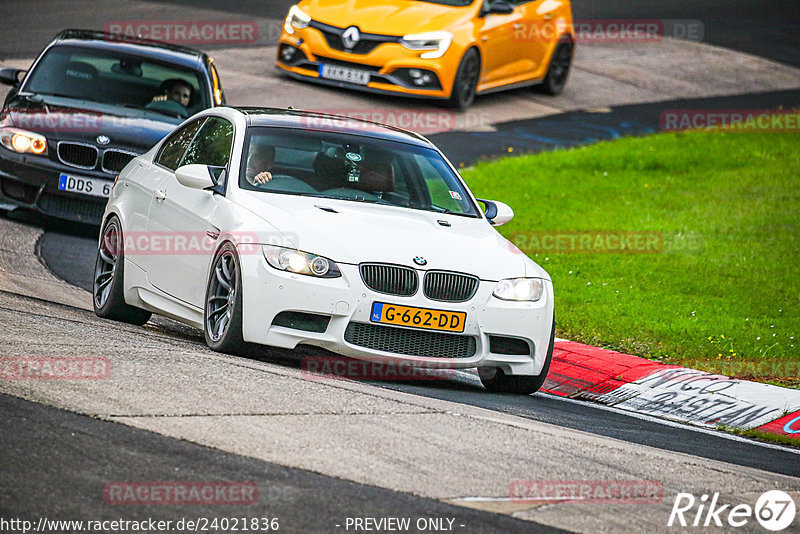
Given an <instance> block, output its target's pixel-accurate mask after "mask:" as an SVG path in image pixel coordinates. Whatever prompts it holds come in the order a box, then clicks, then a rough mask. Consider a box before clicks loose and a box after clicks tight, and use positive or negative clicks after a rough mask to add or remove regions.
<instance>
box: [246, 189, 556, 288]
mask: <svg viewBox="0 0 800 534" xmlns="http://www.w3.org/2000/svg"><path fill="white" fill-rule="evenodd" d="M237 200H238V201H239V203H240V204H241V205H242V206H243V207H245V208H247V209H248V210H250V211H252V212H253V213H255V214H257V215H258V216H259V217H261V218H263V219H264V220H265V221H266V222H268V223H270V225H271V226H274V227H275V228H278V229H280V231H281V232H282V233H283V234H284V235H285V236H286V237H287V238H288V239H289V240H290V241H291V242H292V243H293V244H294V246H295V247H296V248H297V249H299V250H303V251H305V252H312V253H314V254H319V255H321V256H325V257H327V258H330V259H332V260H334V261H336V262H339V263H349V264H358V263H363V262H379V263H392V264H398V265H407V266H410V267H416V265H415V264H414V258H416V257H418V256H420V257H422V258H424V259H425V260H426V261H427V264H426V265H425V267H424V268H425V269H443V270H452V271H459V272H465V273H469V274H473V275H476V276H478V277H479V278H481V279H482V280H499V279H502V278H509V277H515V276H540V277H544V278H548V279H549V276H548V275H547V273H546V272H545V271H544V270H543V269H541V268H540V267H539V266H538V265H536V264H535V263H534V262H533V261H531V260H530V259H529V258H527V257H526V256H525V255H524V254H522V253H521V252H520V251H519V250H517V249H516V247H514V246H513V245H512V244H511V243H509V242H508V241H507V240H506V239H505V238H503V237H502V236H501V235H500V234H499V233H498V232H497V231H495V230H494V229H493V228H492V227H491V226H490V225H489V224H488V223H487V222H486V220H484V219H480V218H471V217H462V216H458V215H445V214H439V213H434V212H429V211H422V210H414V209H407V208H399V207H391V206H385V205H379V204H369V203H361V202H354V201H345V200H336V199H327V198H312V197H303V196H294V195H277V194H263V193H257V194H247V193H245V194H244V195H242V198H239V199H237ZM321 208H325V209H321ZM330 210H335V212H331V211H330ZM440 220H441V221H447V222H449V223H450V225H451V226H449V227H447V226H443V225H441V224H440V223H439V222H438V221H440Z"/></svg>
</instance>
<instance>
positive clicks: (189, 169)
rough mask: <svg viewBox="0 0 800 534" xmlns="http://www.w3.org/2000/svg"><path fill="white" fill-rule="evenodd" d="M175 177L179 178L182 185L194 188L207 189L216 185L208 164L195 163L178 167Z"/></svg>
mask: <svg viewBox="0 0 800 534" xmlns="http://www.w3.org/2000/svg"><path fill="white" fill-rule="evenodd" d="M175 178H177V179H178V182H179V183H180V184H181V185H185V186H186V187H191V188H192V189H206V188H208V187H213V186H214V179H213V177H212V176H211V170H210V169H209V168H208V166H207V165H199V164H197V163H193V164H192V165H184V166H183V167H178V169H177V170H176V171H175Z"/></svg>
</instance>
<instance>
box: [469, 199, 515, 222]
mask: <svg viewBox="0 0 800 534" xmlns="http://www.w3.org/2000/svg"><path fill="white" fill-rule="evenodd" d="M478 201H479V202H482V203H483V204H484V205H485V206H486V218H487V219H489V222H490V223H492V225H493V226H502V225H504V224H506V223H507V222H509V221H510V220H511V219H513V218H514V210H512V209H511V206H509V205H508V204H505V203H503V202H500V201H499V200H483V199H480V198H479V199H478Z"/></svg>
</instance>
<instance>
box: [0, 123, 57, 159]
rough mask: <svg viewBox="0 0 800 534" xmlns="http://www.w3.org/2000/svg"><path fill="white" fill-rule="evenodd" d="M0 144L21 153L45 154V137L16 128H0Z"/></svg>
mask: <svg viewBox="0 0 800 534" xmlns="http://www.w3.org/2000/svg"><path fill="white" fill-rule="evenodd" d="M0 144H2V145H3V146H4V147H6V148H7V149H9V150H13V151H14V152H19V153H21V154H23V153H28V154H36V155H37V156H44V155H45V154H47V139H45V137H44V136H43V135H40V134H37V133H33V132H26V131H25V130H20V129H18V128H0Z"/></svg>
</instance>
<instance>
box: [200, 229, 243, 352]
mask: <svg viewBox="0 0 800 534" xmlns="http://www.w3.org/2000/svg"><path fill="white" fill-rule="evenodd" d="M226 252H230V253H231V254H232V255H233V260H234V262H235V264H236V295H235V297H234V299H233V312H232V313H231V320H230V321H229V322H228V325H227V326H226V328H225V332H224V333H223V334H222V336H220V338H219V339H218V340H216V341H214V340H213V339H211V336H210V335H209V333H208V325H207V321H206V319H207V317H208V298H209V294H210V292H211V287H212V282H213V281H214V276H215V274H214V271H215V269H216V265H217V261H218V260H219V258H220V257H221V256H222V255H223V254H225V253H226ZM242 293H243V287H242V263H241V260H240V259H239V255H238V254H237V253H236V247H235V246H233V244H231V243H230V242H226V243H224V244H223V245H222V246H221V247H220V248H219V249H218V250H217V253H216V254H215V255H214V260H213V261H212V262H211V270H210V271H209V274H208V281H207V282H206V293H205V299H204V302H203V335H204V336H205V339H206V344H207V345H208V347H209V348H210V349H211V350H214V351H218V352H228V353H232V352H237V351H238V350H240V349H241V348H242V347H243V346H244V341H243V339H242Z"/></svg>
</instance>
